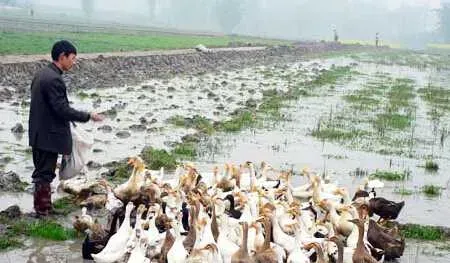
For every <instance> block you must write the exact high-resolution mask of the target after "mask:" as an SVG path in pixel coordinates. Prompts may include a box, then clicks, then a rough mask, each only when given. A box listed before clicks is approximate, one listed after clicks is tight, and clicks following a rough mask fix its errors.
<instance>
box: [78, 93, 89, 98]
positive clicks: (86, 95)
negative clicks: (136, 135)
mask: <svg viewBox="0 0 450 263" xmlns="http://www.w3.org/2000/svg"><path fill="white" fill-rule="evenodd" d="M77 97H78V98H80V99H82V100H84V99H87V98H89V94H87V93H86V92H84V91H80V92H78V93H77Z"/></svg>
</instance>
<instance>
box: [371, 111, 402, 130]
mask: <svg viewBox="0 0 450 263" xmlns="http://www.w3.org/2000/svg"><path fill="white" fill-rule="evenodd" d="M374 125H375V127H377V128H386V127H389V128H393V129H398V130H403V129H406V128H408V127H409V126H411V118H410V117H409V116H405V115H401V114H398V113H382V114H378V115H377V118H376V119H375V121H374Z"/></svg>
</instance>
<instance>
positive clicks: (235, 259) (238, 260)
mask: <svg viewBox="0 0 450 263" xmlns="http://www.w3.org/2000/svg"><path fill="white" fill-rule="evenodd" d="M242 230H243V235H242V236H243V237H242V244H241V247H240V248H239V250H238V251H236V253H234V254H233V256H231V263H249V262H254V261H253V259H252V258H251V257H250V255H249V254H248V247H247V241H248V224H247V223H246V222H244V223H242Z"/></svg>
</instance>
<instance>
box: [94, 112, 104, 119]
mask: <svg viewBox="0 0 450 263" xmlns="http://www.w3.org/2000/svg"><path fill="white" fill-rule="evenodd" d="M104 119H105V116H104V115H102V114H99V113H96V112H92V113H91V120H92V121H103V120H104Z"/></svg>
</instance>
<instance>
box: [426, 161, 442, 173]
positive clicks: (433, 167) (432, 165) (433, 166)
mask: <svg viewBox="0 0 450 263" xmlns="http://www.w3.org/2000/svg"><path fill="white" fill-rule="evenodd" d="M425 170H427V171H437V170H439V165H438V164H437V163H436V162H435V161H433V160H426V161H425Z"/></svg>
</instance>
